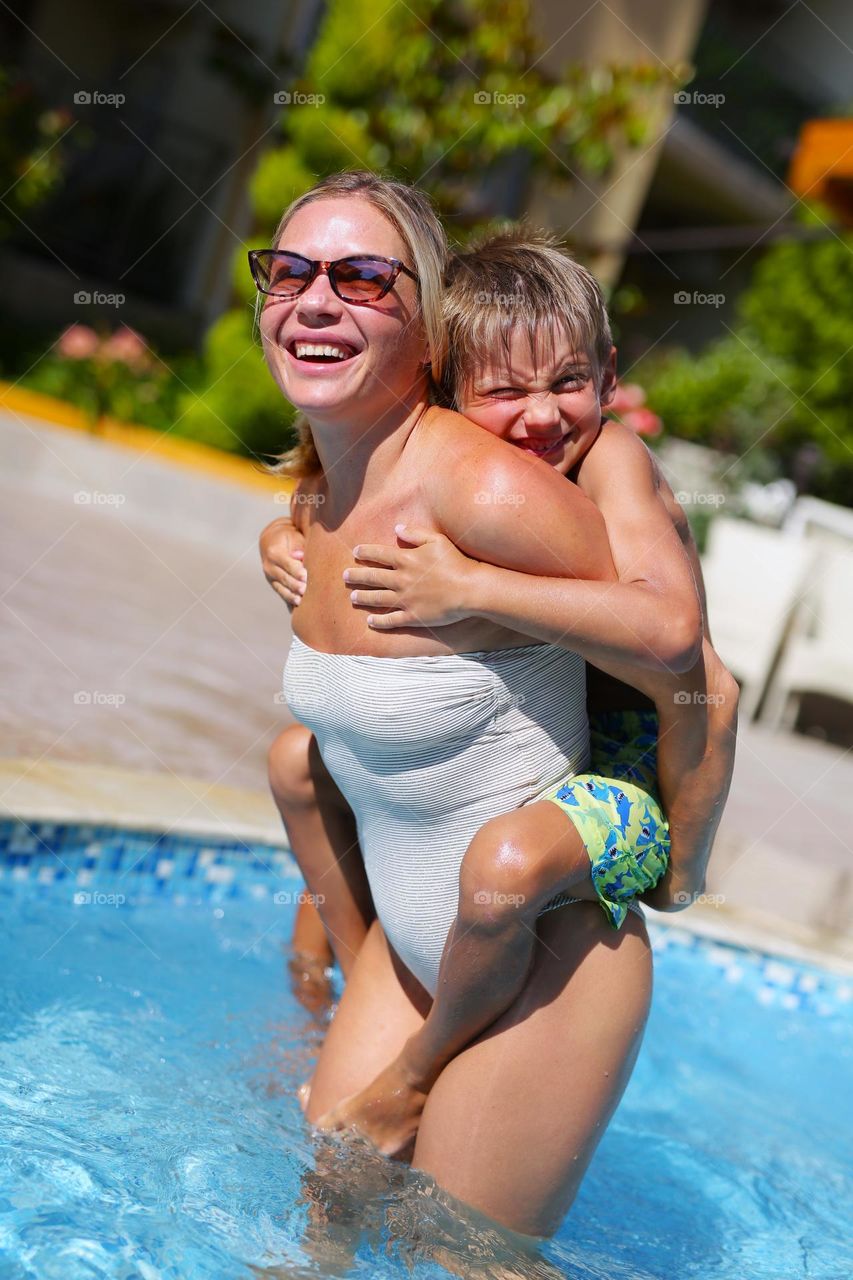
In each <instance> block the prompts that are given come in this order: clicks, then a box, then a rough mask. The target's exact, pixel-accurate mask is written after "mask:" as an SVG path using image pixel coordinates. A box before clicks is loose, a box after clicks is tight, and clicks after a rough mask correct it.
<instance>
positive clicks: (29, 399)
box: [0, 382, 294, 493]
mask: <svg viewBox="0 0 853 1280" xmlns="http://www.w3.org/2000/svg"><path fill="white" fill-rule="evenodd" d="M0 408H5V409H8V410H9V411H10V412H12V413H24V414H27V415H28V416H30V417H33V418H42V419H43V420H44V421H45V422H49V423H51V424H52V425H53V426H57V427H66V428H68V429H70V430H71V431H81V432H83V433H85V434H86V435H89V436H93V437H94V438H95V439H97V440H105V441H107V443H108V444H117V445H119V446H120V447H121V448H123V449H131V450H133V451H134V452H135V453H151V454H155V455H156V456H158V457H160V458H165V459H168V461H169V462H172V463H174V464H175V465H176V466H179V467H187V468H188V469H189V470H191V471H195V472H203V473H204V474H206V475H209V476H213V477H214V478H215V479H217V480H225V481H228V482H230V483H232V484H239V485H242V486H243V487H244V488H248V489H262V490H264V491H265V492H267V493H282V492H284V493H291V492H292V490H293V484H294V482H293V481H292V480H291V479H290V478H289V477H287V476H271V475H269V474H268V473H267V472H265V471H263V470H262V469H261V464H260V463H256V462H252V461H250V459H248V458H239V457H237V456H236V455H234V454H230V453H225V452H224V451H223V450H221V449H214V448H212V447H211V446H210V445H207V444H200V443H199V442H198V441H196V440H184V439H182V438H181V437H180V436H172V435H169V434H168V432H161V431H154V430H153V429H152V428H151V427H141V426H137V425H135V424H133V423H130V422H119V421H117V419H115V418H102V419H101V422H100V424H99V427H98V430H97V432H94V431H93V430H92V425H91V422H90V420H89V418H87V416H86V414H85V413H83V411H82V410H81V409H78V408H77V407H76V406H75V405H72V404H68V403H67V401H65V400H57V399H56V398H55V397H54V396H46V395H43V394H42V392H40V391H30V390H28V389H27V388H26V387H20V386H14V385H13V384H12V383H9V382H0Z"/></svg>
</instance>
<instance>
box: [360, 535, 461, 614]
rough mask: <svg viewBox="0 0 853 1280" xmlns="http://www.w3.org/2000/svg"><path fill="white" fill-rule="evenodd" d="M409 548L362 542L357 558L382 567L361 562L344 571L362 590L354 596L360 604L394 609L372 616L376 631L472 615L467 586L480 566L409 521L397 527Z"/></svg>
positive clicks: (450, 545)
mask: <svg viewBox="0 0 853 1280" xmlns="http://www.w3.org/2000/svg"><path fill="white" fill-rule="evenodd" d="M394 531H395V533H396V534H397V536H398V538H399V539H400V541H401V542H406V543H408V544H410V545H409V546H406V547H382V546H376V545H373V544H371V545H368V544H366V543H362V544H361V546H358V547H354V548H353V555H354V556H355V559H356V560H366V561H370V562H371V564H372V565H379V566H381V567H380V568H368V567H366V566H365V565H361V564H357V565H354V566H353V567H352V568H349V569H346V570H344V582H345V583H346V584H347V586H349V587H353V588H357V590H353V591H352V592H351V593H350V599H351V600H352V603H353V605H355V606H356V607H357V608H368V609H388V610H390V612H388V613H384V614H376V615H369V616H368V619H367V625H368V626H369V627H372V628H373V629H374V630H375V631H391V630H393V628H394V627H445V626H447V625H448V624H449V623H451V622H458V620H459V619H460V618H470V617H471V616H472V614H473V609H472V608H471V606H470V604H468V603H466V594H470V593H469V592H466V587H467V585H468V581H469V577H470V574H471V571H472V568H474V567H475V566H476V565H477V563H478V562H477V561H476V560H470V559H469V558H468V556H466V555H463V553H462V552H461V551H460V550H459V549H458V548H457V547H456V546H454V544H453V543H452V542H451V541H450V539H449V538H445V537H444V535H443V534H441V533H427V532H425V531H424V530H420V529H410V528H407V526H406V525H402V524H398V525H395V526H394Z"/></svg>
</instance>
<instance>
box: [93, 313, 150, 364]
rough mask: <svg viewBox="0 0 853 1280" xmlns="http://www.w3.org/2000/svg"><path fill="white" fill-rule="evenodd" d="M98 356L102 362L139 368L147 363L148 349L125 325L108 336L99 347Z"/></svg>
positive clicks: (134, 332)
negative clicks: (117, 362) (118, 363)
mask: <svg viewBox="0 0 853 1280" xmlns="http://www.w3.org/2000/svg"><path fill="white" fill-rule="evenodd" d="M100 355H101V356H102V358H103V359H104V360H117V361H119V362H120V363H121V364H126V365H129V366H130V367H131V368H140V367H141V366H143V365H146V364H147V363H148V348H147V347H146V345H145V342H144V340H143V339H142V338H141V337H140V336H139V334H138V333H137V332H136V330H135V329H130V328H128V326H127V325H126V324H123V325H122V326H121V328H120V329H117V330H116V331H115V333H112V334H110V336H109V337H108V338H107V340H106V342H105V343H104V345H103V346H102V347H101V350H100Z"/></svg>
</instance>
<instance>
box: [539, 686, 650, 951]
mask: <svg viewBox="0 0 853 1280" xmlns="http://www.w3.org/2000/svg"><path fill="white" fill-rule="evenodd" d="M589 727H590V768H589V772H588V773H578V774H575V776H574V777H573V778H572V779H571V781H569V782H564V783H561V784H560V785H559V786H556V787H554V788H552V790H551V791H548V792H546V793H545V795H543V796H540V797H539V798H540V799H541V800H551V801H552V802H553V803H554V804H556V805H559V807H560V808H561V809H562V810H563V812H564V813H565V814H566V815H567V817H569V818H570V819H571V820H572V822H573V823H574V825H575V827H576V828H577V830H578V834H579V835H580V837H581V839H582V840H583V842H584V844H585V845H586V851H587V853H588V854H589V861H590V872H591V875H592V884H593V888H594V889H595V892H596V896H597V897H598V901H599V902H600V903H601V906H602V908H603V910H604V913H605V915H606V916H607V919H608V920H609V921H610V924H611V925H612V926H613V928H614V929H619V928H621V926H622V923H623V921H624V919H625V915H626V913H627V911H628V906H629V904H630V903H631V902H632V901H633V899H634V898H636V897H637V895H638V894H640V893H645V891H646V890H647V889H653V888H654V886H655V885H656V884H657V882H658V880H660V878H661V876H662V875H663V873H664V871H665V870H666V868H667V864H668V862H669V823H668V822H667V820H666V818H665V816H664V813H663V810H662V809H661V805H660V799H659V797H658V793H657V740H658V720H657V716H656V714H655V713H654V712H653V711H602V712H596V713H594V714H593V715H592V716H590V721H589ZM561 902H562V895H561V896H560V897H558V898H556V899H554V900H553V903H549V909H550V908H551V906H552V905H553V906H558V905H561Z"/></svg>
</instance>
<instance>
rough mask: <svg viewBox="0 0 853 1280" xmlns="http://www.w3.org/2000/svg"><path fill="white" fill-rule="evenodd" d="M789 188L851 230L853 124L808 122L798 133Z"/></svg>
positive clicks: (852, 223)
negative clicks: (823, 207) (819, 203)
mask: <svg viewBox="0 0 853 1280" xmlns="http://www.w3.org/2000/svg"><path fill="white" fill-rule="evenodd" d="M788 185H789V187H790V188H791V190H792V191H793V192H794V193H795V194H796V195H798V196H801V197H802V198H803V199H804V200H820V201H822V202H823V203H824V204H827V205H829V206H830V208H831V209H832V210H833V211H834V212H835V213H837V214H838V216H839V217H840V218H841V219H842V220H843V222H844V223H845V224H846V225H847V226H853V120H809V122H808V124H805V125H803V127H802V129H801V130H800V137H799V141H798V142H797V149H796V151H795V152H794V156H793V159H792V160H791V168H790V171H789V173H788Z"/></svg>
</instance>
